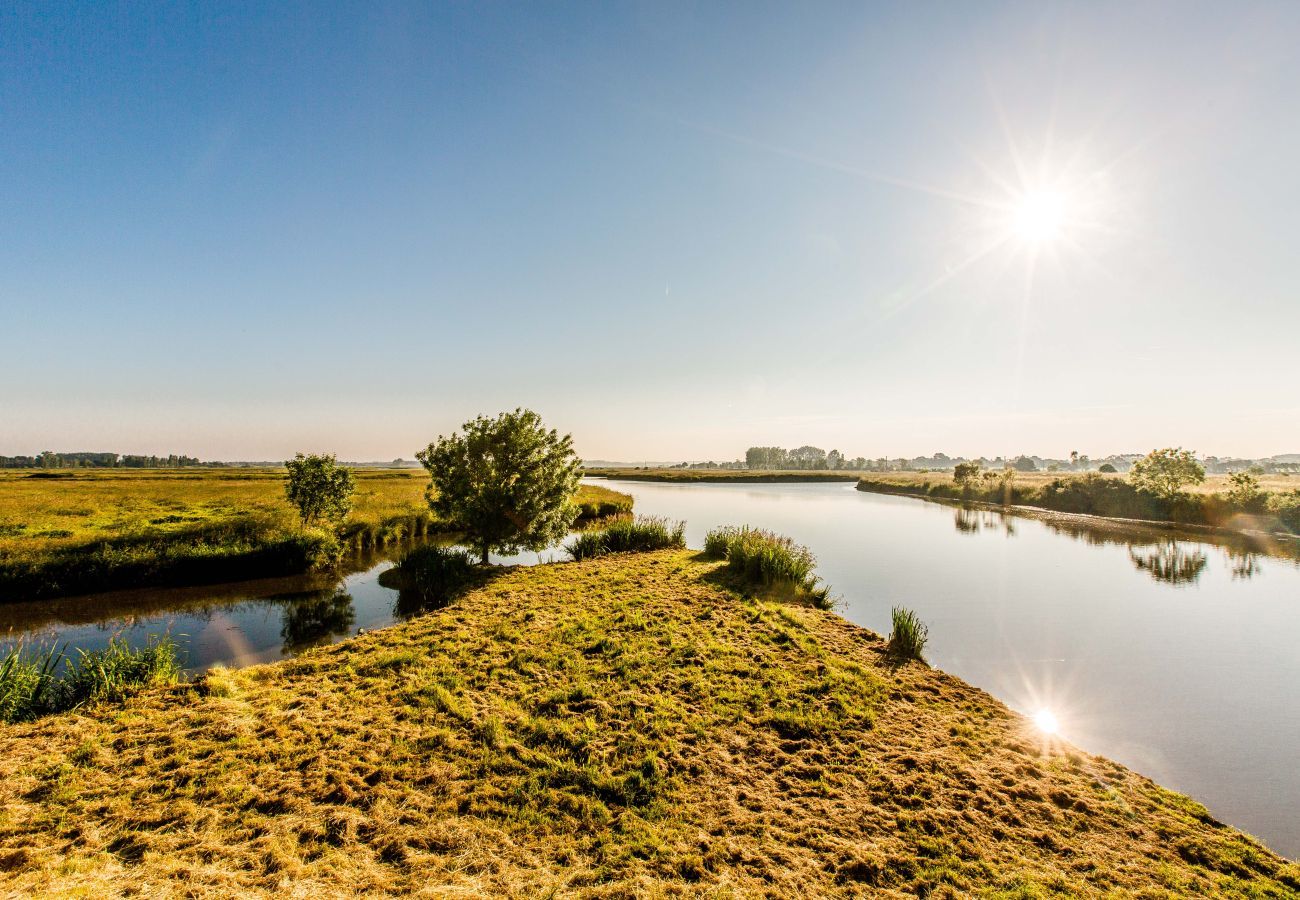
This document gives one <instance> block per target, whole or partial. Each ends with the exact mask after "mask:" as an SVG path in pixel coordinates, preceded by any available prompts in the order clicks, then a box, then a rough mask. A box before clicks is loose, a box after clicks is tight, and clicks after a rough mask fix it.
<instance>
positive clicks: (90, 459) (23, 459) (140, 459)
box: [0, 450, 221, 469]
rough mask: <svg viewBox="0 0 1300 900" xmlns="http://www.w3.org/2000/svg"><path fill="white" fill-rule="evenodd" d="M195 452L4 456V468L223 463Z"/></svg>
mask: <svg viewBox="0 0 1300 900" xmlns="http://www.w3.org/2000/svg"><path fill="white" fill-rule="evenodd" d="M219 465H221V463H205V462H203V461H202V460H200V459H197V458H195V457H193V456H177V455H176V454H175V453H172V454H170V455H168V456H141V455H137V454H132V453H55V452H54V451H53V450H46V451H45V452H43V453H41V454H39V455H38V456H0V469H184V468H189V467H192V466H219Z"/></svg>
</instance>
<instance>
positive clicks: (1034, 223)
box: [1011, 190, 1069, 244]
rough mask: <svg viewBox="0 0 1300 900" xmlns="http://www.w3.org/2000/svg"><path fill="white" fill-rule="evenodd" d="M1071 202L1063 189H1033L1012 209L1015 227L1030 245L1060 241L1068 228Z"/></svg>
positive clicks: (1012, 220)
mask: <svg viewBox="0 0 1300 900" xmlns="http://www.w3.org/2000/svg"><path fill="white" fill-rule="evenodd" d="M1068 211H1069V203H1068V202H1067V200H1066V197H1065V195H1064V194H1063V193H1061V192H1060V191H1054V190H1040V191H1029V192H1028V193H1026V194H1024V195H1023V196H1021V197H1020V198H1019V199H1018V200H1017V201H1016V204H1015V206H1014V207H1013V209H1012V211H1011V230H1012V232H1013V233H1014V234H1015V236H1016V237H1017V238H1019V239H1020V240H1021V241H1023V242H1024V243H1027V244H1045V243H1049V242H1051V241H1054V240H1056V239H1057V238H1059V237H1060V236H1061V234H1062V231H1063V230H1064V228H1065V223H1066V215H1067V213H1068Z"/></svg>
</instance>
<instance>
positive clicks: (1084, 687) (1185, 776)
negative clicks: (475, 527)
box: [0, 482, 1300, 858]
mask: <svg viewBox="0 0 1300 900" xmlns="http://www.w3.org/2000/svg"><path fill="white" fill-rule="evenodd" d="M611 486H612V487H615V488H617V489H618V490H621V491H625V492H627V493H631V494H633V495H634V496H635V498H636V510H637V512H639V513H641V514H648V515H664V516H668V517H671V518H675V519H685V520H686V522H687V541H688V543H689V544H690V546H693V547H699V546H700V545H701V544H702V543H703V538H704V533H705V531H707V530H708V529H709V528H711V527H714V526H716V525H721V524H745V523H748V524H752V525H758V526H762V527H765V528H770V529H773V530H775V531H779V532H782V533H785V534H788V535H790V536H791V537H793V538H795V539H796V540H798V541H800V542H801V543H805V544H807V545H809V546H810V547H812V548H813V550H814V551H815V552H816V554H817V556H818V559H819V560H820V564H819V566H818V572H819V573H820V574H821V575H822V576H823V578H824V579H825V580H826V581H827V582H828V583H829V584H831V586H832V587H833V589H834V593H835V594H837V595H839V596H840V597H841V598H842V603H841V606H840V609H839V611H840V612H841V613H842V614H843V615H844V616H846V617H847V618H848V619H850V620H852V621H854V622H856V623H858V624H860V625H864V626H866V627H868V628H871V629H873V630H875V631H878V632H882V633H884V632H887V631H888V628H889V612H890V607H892V606H895V605H906V606H909V607H911V608H913V609H915V610H916V611H917V613H918V614H919V615H920V616H921V618H922V619H923V620H924V621H926V622H927V623H928V624H929V626H930V644H929V647H928V649H927V654H926V655H927V657H928V658H929V660H930V661H931V662H932V663H933V664H934V665H936V666H938V667H939V668H942V669H944V670H946V671H948V672H951V673H952V674H954V675H957V676H959V677H961V678H963V679H965V680H967V681H969V682H971V683H973V684H975V685H978V686H979V687H982V688H984V689H985V690H987V691H989V692H990V693H992V694H994V695H995V696H997V697H999V698H1001V699H1002V700H1003V701H1005V702H1006V703H1007V704H1008V705H1010V706H1012V707H1013V708H1015V709H1018V710H1020V711H1022V712H1025V713H1028V714H1031V715H1034V714H1038V713H1041V712H1043V711H1047V712H1050V713H1051V715H1052V716H1054V717H1055V719H1056V720H1057V721H1058V722H1059V728H1060V732H1061V733H1062V734H1063V735H1064V736H1065V737H1066V738H1067V739H1068V740H1070V741H1071V742H1073V743H1075V744H1076V745H1078V746H1080V747H1082V748H1084V749H1086V750H1089V751H1091V752H1094V753H1099V754H1102V755H1105V756H1109V757H1111V758H1113V759H1117V760H1119V761H1121V762H1123V763H1125V764H1126V765H1129V766H1131V767H1133V768H1135V769H1137V770H1138V771H1140V772H1142V773H1143V774H1146V775H1149V776H1150V777H1152V778H1154V779H1155V780H1156V781H1158V782H1160V783H1161V784H1164V785H1166V786H1167V787H1171V788H1174V789H1176V790H1180V791H1184V792H1186V793H1189V794H1191V795H1192V796H1193V797H1195V798H1197V799H1198V800H1200V801H1202V802H1203V803H1205V804H1206V805H1207V806H1208V807H1209V808H1210V810H1211V812H1212V813H1213V814H1214V815H1215V816H1217V817H1218V818H1220V819H1222V820H1224V821H1227V822H1230V823H1232V824H1233V825H1236V826H1237V827H1240V828H1242V829H1244V830H1246V831H1248V832H1251V833H1253V834H1256V835H1257V836H1259V837H1260V838H1262V839H1263V840H1264V841H1265V842H1266V843H1268V844H1269V845H1270V846H1272V847H1273V848H1274V849H1276V850H1278V851H1279V852H1281V853H1283V854H1285V855H1287V856H1290V857H1292V858H1296V857H1300V765H1297V763H1300V691H1298V690H1297V689H1298V688H1300V565H1298V564H1297V562H1296V560H1295V557H1296V555H1297V549H1296V547H1294V546H1290V547H1288V546H1286V545H1281V546H1269V545H1268V543H1267V542H1264V543H1260V542H1249V541H1245V540H1238V539H1233V540H1223V539H1218V538H1212V537H1209V536H1207V535H1205V534H1201V533H1195V532H1188V533H1184V532H1176V531H1169V530H1164V529H1158V528H1151V527H1142V526H1120V525H1109V526H1103V525H1100V524H1097V523H1091V524H1084V523H1081V522H1080V521H1079V520H1074V521H1072V522H1071V521H1067V520H1053V519H1040V518H1035V517H1026V516H1020V515H1002V514H1000V513H994V512H988V511H983V510H965V509H959V508H955V507H951V506H946V505H940V504H935V503H928V502H925V501H922V500H917V499H913V498H906V497H891V496H885V495H879V494H868V493H863V492H859V491H856V490H854V488H853V485H852V484H844V483H836V484H751V485H743V484H692V485H675V484H663V483H649V482H617V483H612V484H611ZM562 557H563V554H562V553H561V552H544V553H542V554H541V558H542V559H543V560H545V559H549V558H557V559H558V558H562ZM537 559H538V556H537V555H536V554H529V555H526V556H524V557H518V558H513V559H510V560H502V561H509V562H521V563H532V562H536V561H537ZM391 565H392V563H391V562H390V561H388V560H386V559H383V558H381V557H376V558H373V559H370V560H364V561H362V562H361V563H360V570H359V571H356V572H354V573H352V574H349V575H347V576H346V577H344V578H343V579H342V580H341V582H340V581H338V580H329V579H320V578H312V577H298V578H285V579H270V580H263V581H253V582H243V583H240V584H232V585H222V586H217V587H204V588H185V589H169V590H154V591H136V592H116V593H113V594H101V595H96V596H94V597H86V598H70V599H67V600H62V601H52V602H51V601H47V602H44V603H40V604H30V605H29V604H10V605H6V606H3V607H0V644H3V643H5V642H6V639H5V638H4V637H3V635H5V634H6V633H8V634H9V636H10V637H9V640H12V639H13V638H15V637H18V636H20V635H25V636H26V637H27V639H28V640H29V641H31V640H36V641H46V642H48V641H54V640H57V641H59V642H60V643H61V642H63V641H67V642H69V643H70V645H71V646H73V647H83V648H92V647H98V646H102V645H103V644H104V643H105V642H107V640H108V639H109V638H110V637H111V636H113V635H122V636H123V637H125V638H126V639H127V640H129V641H131V642H143V641H145V640H146V639H147V637H148V635H150V634H159V633H162V632H168V631H169V632H170V633H171V634H172V635H173V636H174V637H176V638H177V641H178V643H179V644H180V645H181V647H182V648H183V649H184V650H185V651H186V653H187V655H188V659H187V663H188V665H189V666H190V668H191V669H194V670H198V669H202V668H206V667H208V666H210V665H213V664H215V663H218V662H223V663H227V664H234V665H245V664H249V663H255V662H264V661H269V660H275V659H280V658H282V657H284V656H286V655H292V654H293V653H295V652H298V651H299V650H301V649H303V648H305V647H309V646H312V645H315V644H318V643H322V642H329V641H333V640H340V639H342V638H344V637H347V636H349V635H352V634H355V633H356V632H357V630H358V629H361V628H364V629H367V630H369V629H373V628H378V627H382V626H384V625H387V624H390V623H392V622H394V621H397V620H400V619H402V618H404V617H406V616H409V615H411V614H414V613H416V612H418V611H419V609H418V606H417V605H415V604H412V603H410V602H409V598H406V597H404V596H402V595H400V594H399V593H398V592H397V591H396V590H392V589H389V588H387V587H384V586H383V585H381V584H380V583H379V580H380V575H381V574H382V572H383V571H384V570H386V569H387V568H389V567H391Z"/></svg>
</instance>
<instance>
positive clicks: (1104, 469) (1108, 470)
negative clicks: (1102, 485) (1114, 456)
mask: <svg viewBox="0 0 1300 900" xmlns="http://www.w3.org/2000/svg"><path fill="white" fill-rule="evenodd" d="M1097 471H1098V472H1101V473H1102V474H1104V475H1114V474H1115V473H1116V472H1118V471H1119V470H1118V469H1116V468H1115V467H1114V466H1113V465H1111V464H1110V463H1102V464H1101V465H1100V466H1098V467H1097Z"/></svg>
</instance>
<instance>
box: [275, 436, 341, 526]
mask: <svg viewBox="0 0 1300 900" xmlns="http://www.w3.org/2000/svg"><path fill="white" fill-rule="evenodd" d="M284 465H285V468H287V469H288V470H289V477H288V479H287V480H286V481H285V483H284V494H285V497H287V498H288V500H289V502H290V503H292V504H293V505H294V506H295V507H296V508H297V510H298V515H299V517H300V518H301V519H302V524H303V525H315V524H316V523H317V522H321V521H325V522H341V521H343V519H345V518H347V515H348V512H349V511H350V510H351V509H352V492H353V490H354V489H355V488H356V475H355V474H354V473H353V471H352V470H351V469H349V468H348V467H347V466H340V465H339V464H338V463H337V462H336V461H335V459H334V455H333V454H330V455H329V456H317V455H315V454H312V455H306V456H304V455H303V454H301V453H299V454H298V455H297V456H295V457H294V458H293V459H290V460H286V461H285V463H284Z"/></svg>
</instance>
